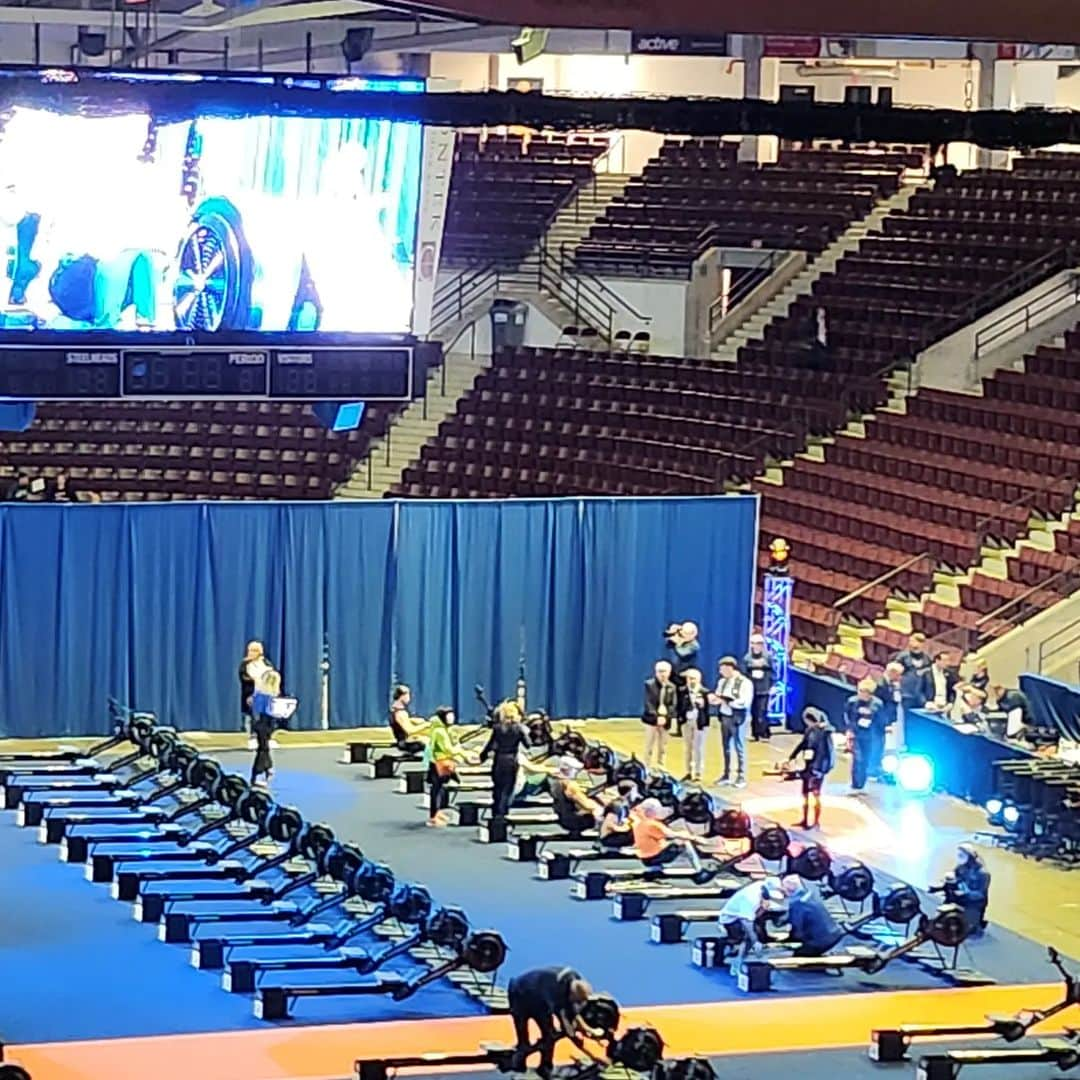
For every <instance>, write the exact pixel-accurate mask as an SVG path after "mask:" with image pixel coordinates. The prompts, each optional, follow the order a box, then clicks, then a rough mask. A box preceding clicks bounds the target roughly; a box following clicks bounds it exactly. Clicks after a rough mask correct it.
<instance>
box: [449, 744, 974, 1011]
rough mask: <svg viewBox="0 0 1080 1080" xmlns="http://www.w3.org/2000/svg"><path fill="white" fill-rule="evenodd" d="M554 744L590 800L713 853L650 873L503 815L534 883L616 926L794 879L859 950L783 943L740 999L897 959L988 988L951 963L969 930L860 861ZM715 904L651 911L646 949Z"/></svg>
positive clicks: (749, 965)
mask: <svg viewBox="0 0 1080 1080" xmlns="http://www.w3.org/2000/svg"><path fill="white" fill-rule="evenodd" d="M559 738H560V739H562V740H563V752H564V753H566V752H567V750H566V749H565V746H566V743H567V742H568V741H569V740H570V739H573V741H574V748H573V749H574V754H575V756H576V757H577V758H578V760H580V761H581V762H582V764H583V773H585V774H586V775H587V776H589V777H590V782H593V783H594V786H593V787H592V788H591V791H590V793H591V794H592V795H593V796H595V797H601V798H602V797H603V793H604V792H605V791H606V790H607V789H609V788H610V787H611V786H612V785H615V784H617V783H619V782H620V781H623V780H631V781H633V782H634V784H635V786H636V788H637V791H638V792H639V795H640V797H641V798H642V799H646V798H651V799H656V800H657V801H659V802H660V803H661V804H662V806H663V807H664V808H665V813H666V819H665V820H666V821H667V823H669V824H674V823H678V824H680V825H682V826H683V827H684V828H685V829H686V831H688V832H691V833H693V834H695V835H696V836H697V837H699V838H700V839H701V840H702V841H703V842H706V843H710V842H711V843H712V844H714V845H715V846H716V851H715V853H714V854H713V857H712V858H711V859H709V860H708V863H707V870H706V871H705V872H704V873H700V872H695V871H694V870H693V869H692V868H689V867H686V868H684V867H679V866H674V867H664V868H649V867H646V866H645V865H644V864H642V863H641V861H640V860H639V859H638V858H637V855H636V853H635V851H634V849H633V848H611V847H605V846H603V845H602V844H601V843H600V840H599V836H598V834H597V833H596V832H595V831H591V830H587V831H583V832H579V833H568V832H566V831H564V830H562V829H561V828H560V827H559V825H558V823H557V821H556V819H555V817H554V814H553V813H552V812H551V811H550V810H549V809H548V808H546V807H543V806H537V807H530V808H528V809H526V810H524V811H516V812H511V815H510V816H509V817H508V818H507V819H506V821H505V823H504V824H505V829H506V833H507V835H506V842H507V855H508V857H509V858H511V859H513V860H515V861H519V862H527V863H530V864H534V865H535V866H536V874H537V876H538V877H539V878H541V879H545V880H569V881H570V883H571V890H572V895H573V896H574V897H575V898H577V899H580V900H599V899H610V900H611V901H612V909H613V917H614V918H616V919H617V920H620V921H636V920H640V919H643V918H645V917H646V915H647V914H648V913H649V910H650V908H651V907H653V906H654V905H655V906H657V907H666V905H669V904H672V903H675V902H679V903H683V904H695V905H696V904H701V903H704V902H710V901H714V902H719V904H720V906H722V904H723V902H725V901H726V900H727V899H728V898H729V897H730V896H731V895H732V894H733V893H735V892H736V891H737V890H738V889H740V888H742V887H743V886H744V885H746V884H748V883H749V882H750V881H752V880H755V879H757V878H763V877H764V876H766V875H769V874H772V875H781V874H795V875H797V876H798V877H800V878H801V879H802V880H803V881H804V882H807V883H811V884H815V885H816V886H817V887H818V888H819V890H820V892H821V895H822V897H823V898H824V899H825V900H826V902H827V903H828V904H829V905H830V906H831V907H832V909H833V914H834V917H836V918H837V920H838V921H839V924H840V927H841V929H842V930H843V931H844V939H845V940H846V939H849V938H857V939H858V940H859V941H860V942H862V943H863V944H850V945H847V946H845V947H843V948H842V950H841V951H831V952H830V953H829V954H828V955H826V956H821V957H809V956H793V955H785V954H786V953H788V952H790V948H791V943H790V942H788V941H785V940H783V939H782V937H781V939H780V940H777V941H775V942H774V943H773V945H772V946H770V947H769V948H767V949H766V950H765V953H766V955H763V956H759V957H753V958H751V959H750V960H748V961H747V962H746V963H744V964H743V965H742V966H741V967H740V969H739V971H738V979H739V985H740V986H741V987H742V988H743V989H744V990H746V991H748V992H755V991H761V990H766V989H769V988H770V987H771V985H772V976H773V974H774V973H776V972H790V973H798V972H822V971H827V972H842V971H846V970H858V971H861V972H866V973H870V974H874V973H877V972H879V971H881V970H882V969H883V968H884V967H885V966H887V965H888V964H890V963H892V962H893V961H895V960H900V959H904V960H907V961H909V962H913V963H916V964H918V965H919V966H921V967H922V968H924V969H925V970H927V971H929V972H930V973H932V974H934V975H935V976H939V977H941V978H942V979H944V980H945V981H947V982H949V983H952V984H958V985H965V986H973V985H985V984H988V983H991V982H993V980H992V979H990V978H989V977H988V976H986V975H985V974H983V973H982V972H979V971H976V970H973V969H972V968H969V967H962V966H961V965H960V963H959V954H960V947H961V946H962V945H963V943H964V942H965V940H966V939H967V937H968V933H969V930H970V928H969V927H968V926H967V922H966V920H965V918H964V914H963V912H962V910H961V909H959V908H958V907H956V906H955V905H951V904H945V905H941V906H940V907H939V908H937V910H928V908H927V905H926V901H925V900H924V898H923V897H922V896H920V894H919V893H918V892H917V891H916V890H915V889H914V888H912V887H911V886H910V885H906V884H902V883H898V882H893V881H890V882H887V883H884V884H883V883H880V882H878V881H877V880H876V879H875V875H874V873H873V871H872V870H871V869H870V868H869V867H867V866H865V865H863V864H862V863H858V862H855V863H849V864H847V865H839V864H836V865H834V861H833V859H832V856H831V855H830V853H829V852H828V851H827V850H826V849H825V848H824V847H823V846H822V845H820V844H816V843H808V844H800V843H798V842H796V841H794V840H793V838H792V837H791V835H790V834H789V833H788V831H787V830H786V829H784V828H783V827H781V826H779V825H777V824H775V823H768V822H762V823H758V824H755V823H754V822H753V821H752V820H751V818H750V817H749V815H747V814H746V813H744V812H743V811H741V810H740V809H738V808H737V807H733V806H725V805H722V804H721V803H719V802H718V801H717V800H716V799H714V798H713V796H712V795H711V794H710V793H709V792H707V791H704V790H702V789H700V788H698V787H693V786H690V787H684V786H683V785H682V784H680V783H679V782H678V781H676V780H675V779H674V778H673V777H672V776H670V775H669V774H667V773H665V772H662V771H651V772H650V771H649V770H648V769H646V767H645V766H644V765H643V764H642V763H641V762H640V761H638V760H636V759H635V758H633V757H630V758H623V757H620V756H619V755H618V754H616V753H615V752H614V751H612V749H611V748H610V747H607V746H604V745H602V744H599V743H590V742H589V741H587V740H586V739H585V738H584V736H583V735H582V734H581V733H580V732H578V731H573V732H567V733H563V735H562V736H560V737H559ZM485 783H486V778H485V777H477V778H472V777H468V776H466V777H463V778H462V779H461V790H470V791H471V790H476V791H482V790H483V789H484V784H485ZM479 839H480V840H484V841H489V840H491V839H492V836H491V823H490V822H488V823H483V822H482V823H481V825H480V829H479ZM729 852H730V853H729ZM619 864H622V865H619ZM627 864H629V865H627ZM720 906H713V907H711V908H709V907H692V908H686V909H684V910H676V911H671V910H662V911H659V912H656V913H655V914H654V915H653V918H652V940H653V941H654V942H656V943H658V944H669V943H673V942H678V941H682V940H684V937H685V935H686V933H687V931H688V930H689V928H690V927H692V926H697V925H701V926H706V927H708V926H712V927H715V926H716V924H717V920H718V918H719V915H720ZM794 944H796V945H797V944H798V943H794ZM738 945H739V943H738V942H736V941H734V940H729V939H727V938H724V937H722V936H721V937H717V936H711V937H698V938H695V939H694V940H693V941H692V943H691V949H692V956H693V958H694V962H695V963H696V964H697V965H698V966H702V967H721V966H724V965H725V964H727V963H728V961H729V960H730V959H731V957H732V956H733V955H734V954H735V953H736V952H737V951H738Z"/></svg>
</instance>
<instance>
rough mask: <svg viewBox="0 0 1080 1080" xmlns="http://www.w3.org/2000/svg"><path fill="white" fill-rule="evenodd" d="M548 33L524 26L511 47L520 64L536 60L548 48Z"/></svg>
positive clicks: (511, 43)
mask: <svg viewBox="0 0 1080 1080" xmlns="http://www.w3.org/2000/svg"><path fill="white" fill-rule="evenodd" d="M547 43H548V31H547V30H537V29H534V28H533V27H531V26H523V27H522V28H521V33H520V34H518V36H517V37H516V38H514V40H513V41H512V42H510V47H511V48H512V49H513V50H514V57H515V59H516V60H517V62H518V63H519V64H527V63H528V62H529V61H530V60H535V59H536V58H537V57H538V56H540V55H541V53H543V51H544V50H545V49H546V48H547Z"/></svg>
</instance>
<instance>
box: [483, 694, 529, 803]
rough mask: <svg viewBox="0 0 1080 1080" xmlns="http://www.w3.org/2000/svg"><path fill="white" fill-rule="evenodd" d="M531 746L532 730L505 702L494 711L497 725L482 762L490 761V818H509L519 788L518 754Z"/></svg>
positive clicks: (484, 750) (512, 707)
mask: <svg viewBox="0 0 1080 1080" xmlns="http://www.w3.org/2000/svg"><path fill="white" fill-rule="evenodd" d="M528 745H529V729H528V728H527V727H526V726H525V725H524V724H523V723H522V722H521V710H520V709H519V708H518V707H517V705H516V704H514V702H512V701H504V702H503V703H502V704H501V705H500V706H499V707H498V708H497V709H496V710H495V723H494V726H493V727H492V729H491V737H490V738H489V739H488V741H487V745H486V746H485V747H484V749H483V750H481V751H480V760H481V761H487V759H488V758H489V757H490V758H491V782H492V785H493V790H492V795H491V816H492V817H493V818H504V817H506V814H507V811H508V810H509V809H510V803H511V802H512V801H513V798H514V788H515V787H516V786H517V775H518V754H519V753H520V752H521V749H522V747H527V746H528Z"/></svg>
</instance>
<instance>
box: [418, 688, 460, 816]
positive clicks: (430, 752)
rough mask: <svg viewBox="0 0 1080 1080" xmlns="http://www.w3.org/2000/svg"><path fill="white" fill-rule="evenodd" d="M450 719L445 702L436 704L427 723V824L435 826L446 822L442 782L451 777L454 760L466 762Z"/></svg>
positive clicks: (425, 756)
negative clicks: (436, 706)
mask: <svg viewBox="0 0 1080 1080" xmlns="http://www.w3.org/2000/svg"><path fill="white" fill-rule="evenodd" d="M454 719H455V717H454V710H453V709H451V708H450V706H449V705H440V706H439V707H438V708H437V709H436V710H435V715H434V716H433V717H432V718H431V720H430V721H429V722H428V731H427V735H428V741H427V747H426V748H425V750H424V764H425V765H426V766H427V782H428V820H427V823H428V825H429V826H430V827H431V828H436V829H438V828H442V827H443V826H444V825H446V823H447V822H446V815H445V814H444V813H443V811H444V810H445V809H446V803H447V796H446V785H447V784H448V783H449V782H450V781H451V780H453V779H454V777H455V775H456V773H457V763H458V762H459V761H467V760H468V757H469V755H468V753H467V752H466V751H465V750H463V749H462V748H461V746H459V745H458V740H457V735H456V734H455V733H454V731H453V726H454Z"/></svg>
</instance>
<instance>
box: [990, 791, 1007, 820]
mask: <svg viewBox="0 0 1080 1080" xmlns="http://www.w3.org/2000/svg"><path fill="white" fill-rule="evenodd" d="M1004 810H1005V801H1004V800H1003V799H999V798H998V797H997V796H996V795H992V796H991V797H990V798H989V799H987V800H986V820H987V821H989V822H990V824H991V825H1000V824H1001V822H1002V820H1003V818H1002V814H1003V813H1004Z"/></svg>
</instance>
